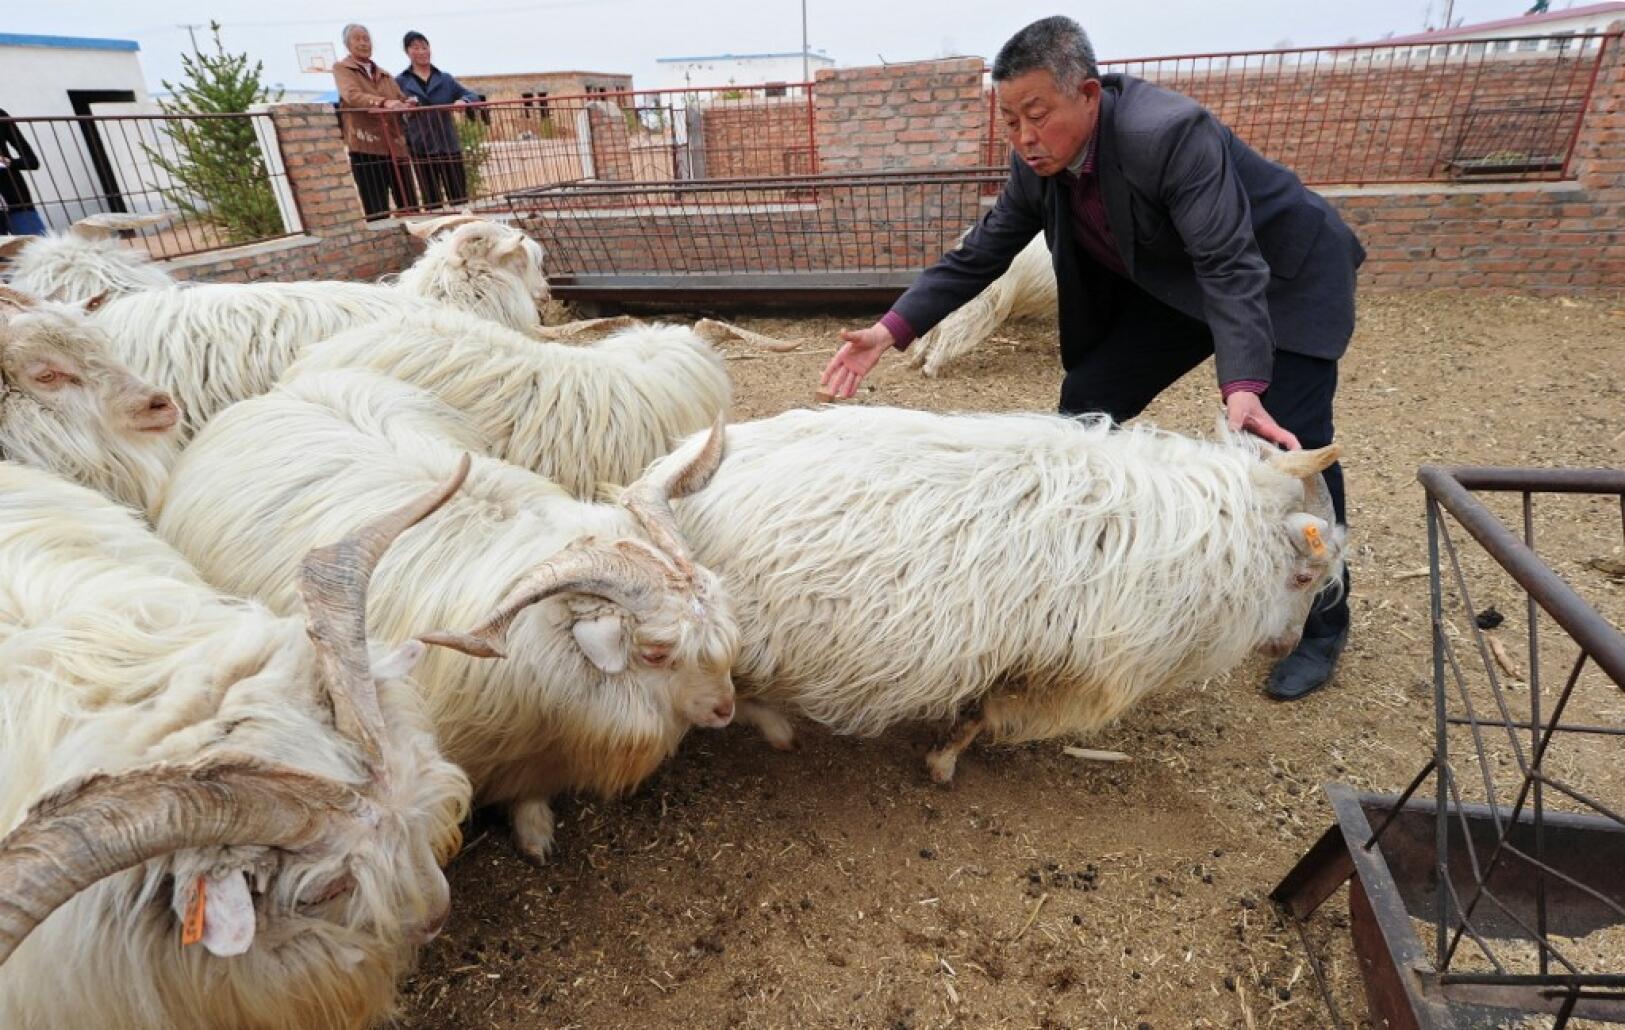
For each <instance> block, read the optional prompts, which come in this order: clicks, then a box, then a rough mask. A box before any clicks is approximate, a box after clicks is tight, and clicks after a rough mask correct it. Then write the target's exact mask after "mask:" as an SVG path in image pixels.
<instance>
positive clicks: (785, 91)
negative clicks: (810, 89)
mask: <svg viewBox="0 0 1625 1030" xmlns="http://www.w3.org/2000/svg"><path fill="white" fill-rule="evenodd" d="M764 92H765V93H766V95H767V96H770V97H782V96H788V95H789V92H790V87H789V85H788V84H786V83H783V82H769V83H768V84H767V88H766V89H765V90H764Z"/></svg>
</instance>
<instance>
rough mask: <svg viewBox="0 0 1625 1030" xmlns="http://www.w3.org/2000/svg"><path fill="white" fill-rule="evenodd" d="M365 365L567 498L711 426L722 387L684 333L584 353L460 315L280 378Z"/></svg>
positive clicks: (620, 336) (645, 329)
mask: <svg viewBox="0 0 1625 1030" xmlns="http://www.w3.org/2000/svg"><path fill="white" fill-rule="evenodd" d="M341 368H366V369H372V370H374V371H377V372H382V373H384V374H385V375H388V376H391V377H393V378H395V379H399V380H402V381H403V382H408V383H411V384H413V385H414V386H418V387H421V388H423V389H424V390H427V391H429V392H430V393H432V394H433V395H434V396H436V397H438V398H439V399H440V400H441V401H443V402H444V403H446V404H447V405H449V406H450V407H452V408H455V409H456V410H457V411H459V412H461V413H462V414H463V415H465V416H466V417H467V418H468V419H469V420H470V421H471V422H472V423H473V425H474V426H475V427H476V428H477V429H478V430H479V431H480V432H481V433H483V434H484V435H485V436H486V437H487V438H489V439H490V440H491V441H492V442H493V445H494V446H493V447H492V448H491V449H490V450H488V451H487V452H486V453H488V454H490V455H492V456H493V457H498V458H502V459H504V460H506V461H509V462H511V463H513V464H515V465H522V466H524V467H525V468H528V469H531V470H532V471H535V472H538V473H540V474H541V475H544V476H546V477H548V478H549V479H552V480H554V481H555V482H557V483H558V484H559V485H560V486H562V487H564V488H565V489H566V490H569V491H570V492H571V493H572V494H575V495H576V496H578V497H590V496H592V493H593V491H594V489H595V488H596V486H597V484H599V483H630V482H631V481H632V480H633V479H636V478H637V476H638V473H639V472H641V471H642V470H643V468H644V466H646V465H648V464H649V462H651V461H653V460H654V459H655V458H658V457H660V456H661V455H663V454H666V453H669V452H670V451H671V449H672V448H673V447H674V446H676V444H677V442H678V441H679V440H680V439H682V438H683V437H684V436H687V435H688V434H690V433H694V432H697V431H699V430H701V429H703V428H704V427H706V426H708V425H710V424H711V423H712V422H714V421H715V420H716V417H717V415H718V414H719V413H721V412H724V411H726V410H727V408H728V404H729V400H730V397H731V393H732V391H731V389H730V386H729V382H728V373H727V371H726V370H725V369H724V368H723V363H722V356H721V355H720V354H718V353H717V351H716V350H715V349H714V348H713V347H712V346H711V345H710V344H708V343H706V342H705V341H704V340H702V339H701V338H700V337H699V336H697V335H696V334H695V333H694V331H693V330H691V329H688V328H685V327H682V326H640V327H637V328H633V329H628V330H624V331H622V332H619V333H616V334H615V335H613V336H610V337H608V338H606V339H603V340H600V341H598V342H597V343H594V344H592V345H591V346H586V347H569V346H564V345H562V344H556V343H544V342H541V341H538V340H536V339H535V338H533V337H531V336H528V335H526V334H524V333H517V332H514V331H512V330H510V329H506V328H504V327H502V326H499V325H494V324H492V323H489V322H484V321H482V320H480V319H477V318H474V317H472V316H469V315H465V314H462V313H461V312H452V311H438V312H434V313H432V314H428V315H421V314H414V315H412V316H409V317H403V318H393V319H387V320H384V321H381V322H375V323H372V324H370V325H366V326H361V327H358V328H356V329H352V330H350V331H348V332H345V333H341V334H340V335H338V336H335V337H333V338H332V339H329V340H324V341H322V342H321V343H320V344H316V345H314V346H311V347H308V348H306V349H305V351H304V353H303V355H302V356H301V357H300V359H299V360H298V361H297V362H295V363H294V364H293V366H291V367H290V368H289V369H288V371H287V373H286V375H285V376H284V381H292V380H294V379H296V378H298V377H300V376H303V375H310V374H315V373H320V372H325V371H329V370H332V369H341Z"/></svg>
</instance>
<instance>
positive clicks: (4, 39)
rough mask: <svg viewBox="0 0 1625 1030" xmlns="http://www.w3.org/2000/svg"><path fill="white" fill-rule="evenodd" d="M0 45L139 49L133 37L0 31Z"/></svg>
mask: <svg viewBox="0 0 1625 1030" xmlns="http://www.w3.org/2000/svg"><path fill="white" fill-rule="evenodd" d="M0 46H39V47H55V48H56V49H59V50H140V49H141V44H140V43H137V42H136V41H135V40H133V39H92V38H90V37H89V36H30V35H21V34H16V33H10V32H0Z"/></svg>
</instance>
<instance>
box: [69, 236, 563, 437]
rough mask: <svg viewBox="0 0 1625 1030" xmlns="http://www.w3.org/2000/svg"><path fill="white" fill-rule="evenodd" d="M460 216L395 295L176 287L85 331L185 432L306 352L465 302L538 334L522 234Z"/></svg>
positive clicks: (258, 389)
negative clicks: (155, 387)
mask: <svg viewBox="0 0 1625 1030" xmlns="http://www.w3.org/2000/svg"><path fill="white" fill-rule="evenodd" d="M457 217H460V218H463V221H462V223H461V224H457V225H456V227H455V228H452V229H450V230H449V231H446V232H445V234H444V235H443V236H440V237H439V238H437V239H434V240H433V241H432V242H431V243H430V245H429V249H428V250H427V251H425V252H424V254H423V256H422V257H420V258H419V259H418V261H417V264H415V265H414V266H413V268H412V269H408V271H407V272H406V273H403V274H402V277H401V280H400V281H399V282H398V283H396V284H395V285H393V286H384V285H374V284H367V283H346V282H309V283H246V284H237V283H214V284H204V285H196V286H187V287H177V288H173V289H168V290H153V291H148V292H144V293H136V294H130V295H127V296H123V297H117V298H114V299H113V300H111V301H109V302H107V303H106V304H103V305H102V306H101V307H100V308H98V309H97V310H96V312H95V314H94V315H93V316H92V322H93V323H95V324H97V325H99V326H102V327H103V328H105V329H106V330H107V332H108V334H109V336H111V337H112V339H113V341H114V343H115V345H116V346H117V348H118V353H119V356H120V357H121V358H122V359H123V360H124V362H125V363H126V364H128V365H129V366H130V368H132V369H134V370H135V371H136V373H137V374H139V375H140V376H142V378H144V379H147V380H149V381H152V382H155V383H159V384H161V385H163V386H164V387H165V388H166V389H168V390H169V391H170V392H171V393H173V394H174V395H175V397H176V398H177V399H178V400H179V402H180V405H181V408H182V410H183V411H184V412H185V416H186V432H187V433H188V434H190V433H191V432H195V431H196V430H197V428H198V427H199V426H201V425H202V424H203V423H205V422H207V421H208V420H209V419H210V418H212V417H213V416H214V414H215V413H216V412H218V411H219V410H220V409H221V408H224V407H226V406H227V405H229V404H232V403H235V402H236V401H240V400H243V399H244V398H246V397H253V396H257V395H259V394H261V393H264V392H265V391H266V390H269V389H270V388H271V386H272V385H273V384H274V383H275V382H276V380H277V377H278V376H280V375H281V374H282V371H283V369H285V368H286V367H287V366H288V365H289V364H290V363H292V361H293V359H294V357H295V356H296V355H297V353H298V351H299V349H300V348H301V347H302V346H304V345H305V344H309V343H315V342H317V341H319V340H324V339H326V338H328V337H329V336H333V335H335V334H337V333H339V332H342V331H344V330H346V329H349V328H351V327H353V326H357V325H362V324H365V323H367V322H374V321H377V320H379V319H382V318H390V317H393V316H397V315H413V316H420V317H421V316H426V315H428V314H429V313H430V312H432V311H436V310H439V309H440V306H441V305H443V304H466V305H468V310H469V311H470V312H471V313H472V314H476V315H482V316H484V317H487V318H503V319H508V320H509V322H508V324H509V325H510V326H511V327H512V328H514V329H519V330H524V329H527V328H529V327H531V326H533V325H535V324H537V313H536V305H535V300H534V296H533V295H534V294H535V293H536V292H537V291H541V292H544V293H545V290H546V280H545V279H543V278H542V277H541V268H540V265H539V264H538V263H537V262H538V261H539V250H540V248H539V247H536V245H535V244H534V242H533V241H531V240H530V239H529V238H528V237H526V236H525V235H524V234H523V233H521V232H519V231H518V230H517V229H510V228H508V227H506V226H502V225H498V224H496V223H493V222H485V221H480V220H478V219H475V220H473V221H468V220H467V219H466V216H457ZM446 221H447V219H436V220H435V222H440V223H444V222H446ZM429 224H430V228H431V229H433V228H435V226H434V224H433V223H429ZM439 228H440V229H442V230H443V229H444V228H445V226H444V225H441V226H439ZM428 231H429V230H421V232H423V233H427V232H428ZM416 289H422V290H424V291H425V292H424V293H422V294H418V293H414V292H412V291H413V290H416Z"/></svg>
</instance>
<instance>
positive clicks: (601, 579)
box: [418, 544, 665, 658]
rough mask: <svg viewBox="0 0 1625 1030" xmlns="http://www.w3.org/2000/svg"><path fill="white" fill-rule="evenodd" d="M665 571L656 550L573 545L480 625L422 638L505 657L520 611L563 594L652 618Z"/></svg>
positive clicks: (466, 651)
mask: <svg viewBox="0 0 1625 1030" xmlns="http://www.w3.org/2000/svg"><path fill="white" fill-rule="evenodd" d="M640 559H641V560H640ZM663 572H664V568H663V567H662V566H661V565H660V564H659V563H658V561H657V560H655V559H654V558H653V556H652V555H637V554H636V553H635V552H629V551H627V550H625V549H621V548H614V547H606V546H604V545H602V544H577V545H573V546H571V547H569V548H566V549H565V550H564V551H563V552H561V553H560V554H559V555H558V556H557V557H556V558H554V559H553V560H551V561H546V562H543V563H542V564H541V565H538V566H537V567H536V569H535V570H534V571H533V572H532V573H531V574H530V575H528V576H526V577H525V578H524V579H523V580H521V581H520V583H519V584H518V585H517V586H515V587H514V588H513V590H511V591H510V592H509V593H508V596H507V597H506V598H504V599H503V600H502V602H501V603H500V604H498V605H497V608H496V611H494V612H492V613H491V615H490V616H489V617H488V618H487V619H486V620H485V621H484V622H482V623H481V624H480V625H479V626H477V627H475V628H474V629H472V630H469V631H468V632H466V633H457V632H452V631H449V630H439V631H436V632H434V633H425V634H423V635H422V636H420V637H418V639H419V640H421V641H423V642H424V643H425V644H435V645H438V646H440V647H449V648H451V649H452V650H454V651H461V652H463V653H464V654H468V655H473V656H474V657H476V658H502V657H505V656H506V654H505V651H504V646H505V643H506V637H507V633H508V627H509V626H511V625H512V624H513V620H514V619H516V618H518V617H519V613H520V612H523V611H524V610H525V609H526V608H529V607H530V606H531V605H533V604H536V603H538V602H541V601H545V600H547V599H548V598H549V597H553V596H555V595H557V594H586V595H588V596H591V597H599V598H602V599H604V600H606V601H609V602H610V603H611V604H618V605H620V606H621V607H622V608H625V609H626V610H627V611H628V612H630V613H631V615H632V617H633V618H635V619H643V618H648V617H649V616H650V615H651V614H652V613H654V612H656V611H658V610H659V607H660V594H661V591H662V590H664V589H665V583H664V582H663V580H664V577H663V575H662V573H663Z"/></svg>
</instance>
